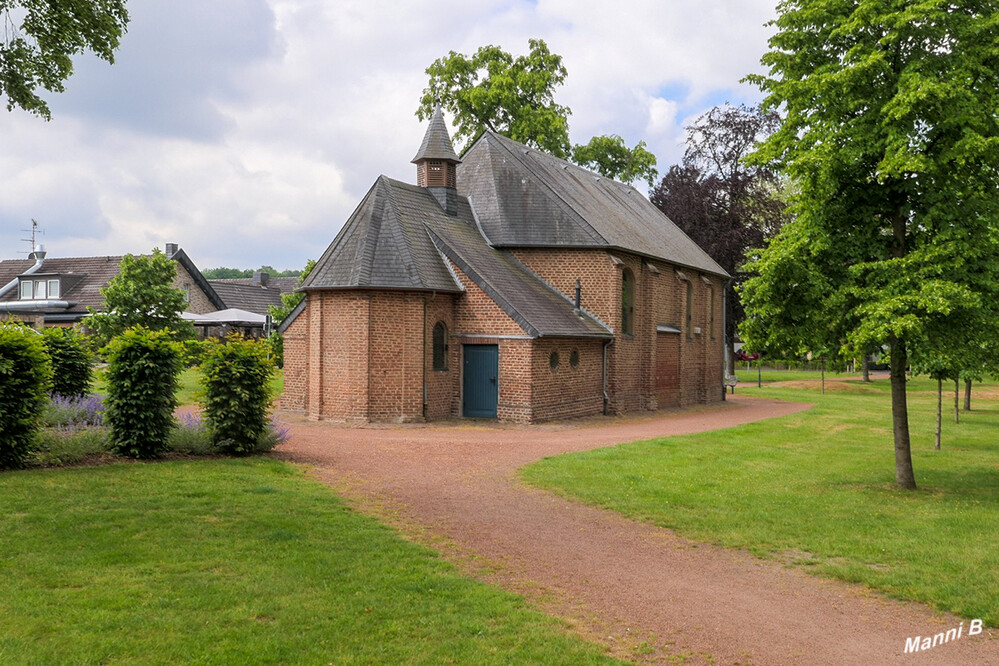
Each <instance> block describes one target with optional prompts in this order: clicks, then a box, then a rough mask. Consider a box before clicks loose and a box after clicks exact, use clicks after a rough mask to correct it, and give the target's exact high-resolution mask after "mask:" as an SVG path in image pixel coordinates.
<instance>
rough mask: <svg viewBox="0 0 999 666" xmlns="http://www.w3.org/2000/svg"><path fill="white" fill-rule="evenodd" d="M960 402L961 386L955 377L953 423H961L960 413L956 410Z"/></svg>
mask: <svg viewBox="0 0 999 666" xmlns="http://www.w3.org/2000/svg"><path fill="white" fill-rule="evenodd" d="M960 402H961V384H960V383H959V382H958V380H957V377H955V378H954V423H960V422H961V411H960V410H959V409H958V405H959V403H960Z"/></svg>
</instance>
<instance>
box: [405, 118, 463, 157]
mask: <svg viewBox="0 0 999 666" xmlns="http://www.w3.org/2000/svg"><path fill="white" fill-rule="evenodd" d="M420 160H444V161H447V162H454V163H455V164H458V163H460V162H461V160H459V159H458V156H457V155H456V154H455V152H454V146H452V145H451V137H450V136H449V135H448V133H447V125H445V124H444V115H443V114H442V113H441V107H439V106H438V107H437V108H436V109H434V115H433V116H431V117H430V125H429V126H428V127H427V133H426V134H424V135H423V143H422V144H420V149H419V150H418V151H416V157H414V158H413V160H412V161H413V163H416V162H419V161H420Z"/></svg>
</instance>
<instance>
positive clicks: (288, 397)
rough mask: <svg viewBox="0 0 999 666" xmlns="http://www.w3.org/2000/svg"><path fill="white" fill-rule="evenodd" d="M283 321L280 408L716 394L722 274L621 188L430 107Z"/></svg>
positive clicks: (506, 407)
mask: <svg viewBox="0 0 999 666" xmlns="http://www.w3.org/2000/svg"><path fill="white" fill-rule="evenodd" d="M413 163H414V164H415V165H416V175H417V178H416V181H417V184H416V185H411V184H408V183H402V182H399V181H396V180H392V179H390V178H386V177H385V176H381V177H379V178H378V179H377V180H376V181H375V184H374V185H373V186H372V187H371V189H370V190H369V191H368V193H367V195H366V196H365V197H364V199H363V200H362V201H361V203H360V205H359V206H358V207H357V209H356V210H355V211H354V213H353V214H352V215H351V216H350V218H349V219H348V220H347V222H346V224H345V225H344V226H343V229H342V230H341V231H340V233H339V234H338V235H337V237H336V238H335V239H334V240H333V242H332V244H330V246H329V248H327V250H326V252H325V253H324V254H323V255H322V257H321V258H320V259H319V261H318V263H317V264H316V266H315V268H314V269H313V271H312V273H311V274H310V275H309V277H308V278H307V279H306V280H305V282H304V284H303V285H302V287H301V288H302V289H303V290H304V291H305V294H306V298H305V300H304V301H303V302H302V304H301V305H300V306H299V307H298V308H297V309H296V310H295V311H294V312H293V313H292V314H291V316H289V317H288V318H287V319H286V320H285V321H284V322H283V324H282V331H283V333H284V340H285V342H284V345H285V367H284V382H285V383H284V394H283V396H282V406H283V407H284V408H285V409H292V410H300V411H304V412H305V413H306V414H307V415H308V416H310V417H312V418H316V419H330V420H336V421H345V422H370V421H393V422H400V421H423V420H434V419H448V418H460V417H470V418H486V419H499V420H501V421H516V422H525V423H527V422H537V421H546V420H551V419H564V418H573V417H581V416H587V415H593V414H601V413H605V414H618V413H623V412H634V411H639V410H655V409H662V408H668V407H679V406H684V405H690V404H696V403H708V402H714V401H718V400H721V399H722V398H723V395H724V389H723V382H722V379H723V337H724V335H723V330H724V328H723V325H724V322H723V320H722V317H723V312H724V305H723V303H722V300H723V294H724V291H725V289H724V287H725V283H726V281H727V280H728V277H729V276H728V275H727V274H726V273H725V271H724V270H723V269H722V268H721V267H720V266H719V265H718V264H717V263H715V262H714V261H713V260H712V259H711V258H710V257H709V256H708V255H707V254H706V253H705V252H704V251H703V250H701V249H700V248H699V247H698V246H697V245H696V244H695V243H694V242H693V241H691V240H690V239H689V238H688V237H687V236H686V235H685V234H684V233H683V232H682V231H680V229H679V228H677V227H676V225H674V224H673V223H672V222H671V221H670V220H669V219H668V218H666V217H665V216H664V215H663V214H662V213H661V212H660V211H659V210H658V209H657V208H656V207H655V206H653V205H652V204H651V203H650V202H649V201H648V199H646V198H645V197H644V196H642V194H641V193H639V192H638V191H637V190H636V189H635V188H633V187H631V186H629V185H624V184H622V183H619V182H616V181H614V180H611V179H608V178H604V177H601V176H599V175H597V174H594V173H592V172H590V171H587V170H586V169H582V168H580V167H578V166H575V165H573V164H569V163H568V162H564V161H562V160H559V159H556V158H554V157H552V156H550V155H547V154H545V153H543V152H539V151H538V150H536V149H534V148H529V147H527V146H524V145H522V144H519V143H517V142H515V141H512V140H510V139H508V138H506V137H504V136H501V135H499V134H496V133H493V132H489V131H487V132H485V133H483V134H482V135H481V136H480V137H479V138H478V139H477V140H476V141H475V143H474V144H473V145H472V146H471V147H470V148H469V149H468V150H467V151H466V152H465V154H464V155H463V156H462V158H461V159H459V157H458V155H457V154H456V153H455V151H454V148H453V146H452V143H451V139H450V136H449V134H448V131H447V127H446V125H445V123H444V118H443V116H442V115H441V112H440V110H439V109H438V110H437V111H436V112H435V113H434V115H433V117H432V118H431V121H430V126H429V127H428V129H427V132H426V135H425V137H424V139H423V143H422V145H421V146H420V148H419V151H418V152H417V153H416V157H415V158H413Z"/></svg>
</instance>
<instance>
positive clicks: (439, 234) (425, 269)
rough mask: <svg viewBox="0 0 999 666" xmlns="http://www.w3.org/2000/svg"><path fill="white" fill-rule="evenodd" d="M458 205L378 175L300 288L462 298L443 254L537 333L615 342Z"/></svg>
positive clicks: (463, 202)
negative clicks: (491, 240)
mask: <svg viewBox="0 0 999 666" xmlns="http://www.w3.org/2000/svg"><path fill="white" fill-rule="evenodd" d="M456 203H457V214H456V215H454V216H451V215H447V214H446V213H445V212H444V211H443V210H442V209H441V207H440V204H438V203H437V200H436V199H435V198H434V196H433V194H432V193H431V192H430V191H429V190H427V189H426V188H422V187H417V186H416V185H409V184H407V183H402V182H399V181H397V180H392V179H390V178H387V177H385V176H381V177H379V179H378V181H377V182H376V183H375V185H374V187H372V188H371V190H370V191H369V192H368V195H367V196H366V197H365V198H364V201H362V202H361V205H360V206H358V208H357V210H356V211H354V213H353V215H351V217H350V219H349V220H348V221H347V224H345V225H344V228H343V230H342V231H341V232H340V234H339V235H338V236H337V237H336V239H334V241H333V243H332V244H331V245H330V247H329V248H328V249H327V250H326V252H325V253H324V254H323V256H322V257H321V258H320V259H319V261H318V262H317V263H316V267H315V268H314V269H313V270H312V272H311V273H310V274H309V277H308V278H307V279H306V281H305V283H304V284H303V285H302V288H303V289H305V290H311V289H357V288H370V289H408V290H422V291H440V292H450V293H460V292H461V291H462V290H463V288H462V285H460V284H458V283H457V282H456V281H455V278H454V276H453V275H452V273H451V271H450V269H449V267H448V265H447V264H446V263H445V260H444V257H446V258H447V259H448V260H450V261H451V262H453V263H454V264H455V265H456V266H458V267H459V268H460V269H461V270H462V272H464V273H465V274H466V275H468V277H469V278H470V279H471V280H473V281H475V283H476V284H477V285H479V287H481V288H482V290H483V291H485V292H486V294H488V295H489V297H490V298H492V299H493V300H494V301H495V302H496V303H497V305H499V306H500V307H501V308H502V309H503V310H504V311H505V312H506V313H507V314H508V315H510V317H511V318H512V319H513V320H514V321H516V322H517V323H518V324H519V325H520V326H521V327H522V328H523V329H524V330H525V331H526V332H527V333H528V334H530V335H532V336H535V337H541V336H553V337H602V338H609V337H611V332H610V330H609V329H608V328H607V327H606V326H604V325H603V324H601V323H600V322H599V321H598V320H597V319H595V318H594V317H592V316H591V315H589V314H588V313H586V312H585V311H584V312H582V313H577V312H576V311H575V310H574V309H573V304H572V303H571V302H570V301H569V300H568V299H567V298H566V297H564V296H562V295H561V294H559V293H558V292H557V291H556V290H555V289H554V288H552V287H551V286H549V285H547V284H546V283H545V282H543V281H542V280H541V279H540V278H538V277H537V276H536V275H534V274H533V273H532V272H531V271H530V270H529V269H528V268H527V267H525V266H524V265H523V264H522V263H520V262H519V261H518V260H517V259H516V258H515V257H513V255H511V254H510V253H509V252H504V251H501V250H496V249H494V248H492V247H490V246H489V244H488V243H486V240H485V239H484V238H483V237H482V234H480V233H479V231H478V229H477V228H476V225H475V217H474V215H473V214H472V210H471V207H470V206H469V204H468V200H467V199H466V198H464V197H457V202H456ZM291 319H292V317H291V316H289V317H288V318H287V319H286V322H288V321H289V320H291Z"/></svg>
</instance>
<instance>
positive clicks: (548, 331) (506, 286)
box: [427, 218, 612, 338]
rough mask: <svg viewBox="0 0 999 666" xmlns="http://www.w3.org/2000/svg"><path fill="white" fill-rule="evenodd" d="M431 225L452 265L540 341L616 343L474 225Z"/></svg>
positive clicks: (606, 330)
mask: <svg viewBox="0 0 999 666" xmlns="http://www.w3.org/2000/svg"><path fill="white" fill-rule="evenodd" d="M441 222H442V223H438V224H434V225H428V227H427V231H428V233H429V235H430V237H431V238H432V239H433V241H434V244H435V245H436V246H437V248H438V249H439V250H440V251H441V254H443V255H444V256H446V257H447V258H448V259H449V260H450V261H452V262H453V263H454V264H455V265H456V266H457V267H458V268H460V269H461V271H462V272H463V273H464V274H465V275H467V276H468V277H469V278H470V279H471V280H473V281H474V282H475V283H476V284H477V285H478V286H479V287H480V288H481V289H482V290H483V291H484V292H486V294H487V295H488V296H489V297H490V298H491V299H492V300H493V301H494V302H495V303H496V304H497V305H499V306H500V308H502V309H503V311H504V312H506V313H507V314H508V315H509V316H510V318H511V319H513V320H514V321H515V322H517V324H518V325H519V326H520V327H521V328H522V329H524V331H526V332H527V333H528V334H530V335H532V336H534V337H543V336H546V337H596V338H610V337H612V333H611V331H610V329H609V328H607V326H605V325H604V324H602V323H600V321H598V320H597V319H596V318H595V317H593V316H592V315H591V314H589V313H588V312H586V311H585V310H581V311H578V312H577V311H576V310H575V309H574V307H573V303H572V302H571V301H570V300H569V299H568V298H566V297H565V296H563V295H562V294H560V293H559V292H558V291H556V290H555V289H554V288H553V287H551V286H550V285H548V284H547V283H545V282H544V281H543V280H541V278H539V277H538V276H537V275H535V274H534V273H533V272H532V271H531V270H530V269H528V268H527V267H526V266H525V265H524V264H522V263H521V262H520V261H518V260H517V259H516V257H514V256H513V255H512V254H510V253H509V252H506V251H502V250H496V249H494V248H491V247H489V245H488V244H487V243H486V241H485V239H484V238H482V234H480V233H479V231H478V229H476V228H475V226H474V222H473V221H468V220H460V219H455V218H451V219H449V220H443V221H441Z"/></svg>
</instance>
